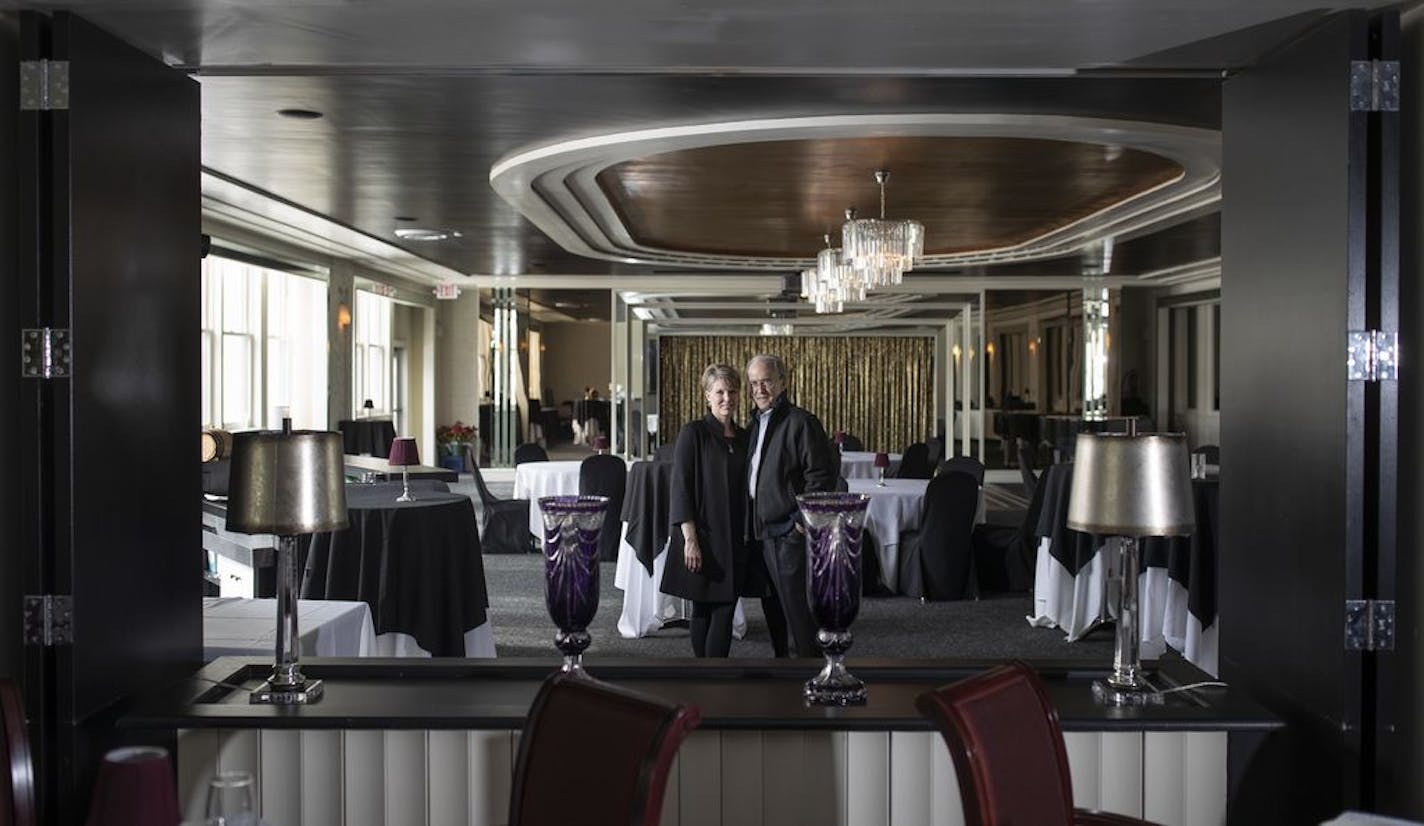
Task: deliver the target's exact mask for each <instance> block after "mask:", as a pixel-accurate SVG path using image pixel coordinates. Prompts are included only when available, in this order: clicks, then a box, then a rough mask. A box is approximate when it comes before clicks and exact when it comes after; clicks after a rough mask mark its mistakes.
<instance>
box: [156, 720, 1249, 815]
mask: <svg viewBox="0 0 1424 826" xmlns="http://www.w3.org/2000/svg"><path fill="white" fill-rule="evenodd" d="M518 740H519V735H518V732H511V731H404V730H402V731H368V730H346V731H295V730H292V731H285V730H274V731H257V730H251V729H244V730H213V729H205V730H191V731H180V732H179V734H178V783H179V794H180V797H181V802H182V806H183V816H184V819H185V820H193V821H201V820H202V814H203V805H204V800H205V797H206V793H207V781H208V778H209V777H211V776H212V775H213V774H214V773H216V772H218V771H221V770H229V769H240V770H245V771H250V772H252V773H253V775H254V777H255V778H256V780H257V787H258V788H257V795H258V800H259V803H260V808H261V813H262V816H263V817H264V818H265V819H267V820H268V821H269V822H271V823H280V824H282V826H328V825H330V826H336V825H337V824H349V826H364V824H385V823H401V824H412V825H413V826H414V825H416V824H431V825H432V826H446V824H451V825H452V826H453V825H455V824H459V825H460V826H495V824H502V823H504V822H505V821H506V820H507V819H508V807H509V792H510V781H511V777H512V774H513V767H514V762H515V756H516V754H517V749H518ZM1065 741H1066V745H1067V750H1068V760H1069V764H1070V766H1071V768H1072V774H1073V794H1074V802H1075V803H1076V804H1077V805H1078V806H1081V807H1084V808H1091V809H1104V810H1107V811H1113V812H1120V813H1123V814H1130V815H1135V816H1139V817H1147V818H1149V819H1151V820H1154V821H1157V822H1159V823H1163V824H1166V826H1221V825H1222V824H1224V823H1225V821H1226V790H1227V789H1226V785H1227V781H1226V751H1227V748H1226V746H1227V735H1226V733H1225V732H1148V733H1145V734H1144V733H1142V732H1071V733H1069V734H1067V735H1066V737H1065ZM662 822H663V826H773V824H775V826H964V813H963V808H962V805H961V801H960V797H959V785H958V781H957V780H956V778H955V774H954V766H953V764H952V762H951V760H950V757H949V750H948V749H947V748H946V747H945V745H944V741H943V740H942V739H941V738H940V736H939V735H938V734H937V733H930V732H894V733H887V732H844V731H830V732H826V731H727V732H717V731H699V732H694V733H693V734H692V736H691V737H689V738H688V740H687V741H686V742H685V743H684V744H683V747H682V749H681V751H680V752H679V754H678V757H677V760H676V761H675V763H674V765H673V768H672V772H671V775H670V776H669V779H668V786H667V793H666V796H665V799H664V801H663V821H662Z"/></svg>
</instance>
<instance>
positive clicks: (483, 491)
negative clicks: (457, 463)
mask: <svg viewBox="0 0 1424 826" xmlns="http://www.w3.org/2000/svg"><path fill="white" fill-rule="evenodd" d="M466 464H470V463H469V462H466ZM470 475H472V476H474V477H475V490H476V491H478V492H479V494H480V504H481V505H482V506H484V507H486V508H488V507H490V506H491V505H493V504H494V503H495V502H498V501H500V498H499V497H498V496H495V495H494V491H492V490H490V489H489V484H488V483H487V482H485V475H484V473H482V472H481V471H480V466H479V464H478V463H475V464H471V465H470Z"/></svg>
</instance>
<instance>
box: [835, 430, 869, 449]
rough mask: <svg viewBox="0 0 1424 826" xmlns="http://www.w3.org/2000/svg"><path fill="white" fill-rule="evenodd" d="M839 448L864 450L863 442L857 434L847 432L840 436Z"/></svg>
mask: <svg viewBox="0 0 1424 826" xmlns="http://www.w3.org/2000/svg"><path fill="white" fill-rule="evenodd" d="M841 450H849V451H852V452H854V453H860V452H863V451H864V450H865V443H864V442H862V441H861V440H860V437H859V436H856V435H853V434H851V433H847V434H845V435H844V436H842V437H841Z"/></svg>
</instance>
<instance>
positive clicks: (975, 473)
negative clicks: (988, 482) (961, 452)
mask: <svg viewBox="0 0 1424 826" xmlns="http://www.w3.org/2000/svg"><path fill="white" fill-rule="evenodd" d="M945 473H965V474H968V475H970V476H972V477H974V484H976V485H979V486H981V487H982V486H983V484H984V463H983V462H981V461H979V460H978V459H975V458H974V457H973V456H955V457H954V458H953V459H945V460H944V461H943V462H940V463H939V467H937V468H935V475H936V476H939V475H941V474H945Z"/></svg>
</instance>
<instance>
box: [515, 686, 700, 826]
mask: <svg viewBox="0 0 1424 826" xmlns="http://www.w3.org/2000/svg"><path fill="white" fill-rule="evenodd" d="M700 721H701V715H700V714H699V713H698V710H697V707H696V706H687V705H676V704H673V703H669V702H667V701H664V700H661V699H658V698H654V697H648V696H645V695H642V694H638V693H635V692H632V691H629V690H627V689H625V688H620V687H618V686H614V685H610V684H608V683H604V682H601V681H598V680H595V679H592V678H590V677H575V676H570V675H568V674H564V673H562V672H561V673H557V674H554V675H553V676H552V677H550V678H549V679H547V680H545V681H544V684H543V686H542V687H540V689H539V693H538V695H537V696H535V698H534V703H533V705H532V706H530V708H529V715H528V716H527V717H526V718H525V721H524V731H523V734H522V736H521V737H520V738H519V756H518V758H517V759H516V761H515V767H514V784H513V787H512V789H511V792H510V800H509V826H564V825H565V824H570V823H599V824H629V826H657V823H658V822H659V819H660V818H661V816H662V805H663V791H664V789H665V788H666V786H667V779H668V772H669V770H670V769H671V766H672V761H673V758H674V757H675V756H676V755H677V750H678V748H679V747H680V746H681V745H682V741H683V740H684V739H686V738H687V735H688V734H689V733H690V732H691V731H692V730H693V729H695V728H697V725H698V723H699V722H700Z"/></svg>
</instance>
